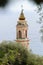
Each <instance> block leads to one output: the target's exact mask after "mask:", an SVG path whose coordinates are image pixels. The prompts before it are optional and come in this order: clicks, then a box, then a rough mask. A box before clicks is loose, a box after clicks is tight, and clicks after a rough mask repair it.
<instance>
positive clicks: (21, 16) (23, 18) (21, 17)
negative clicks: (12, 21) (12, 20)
mask: <svg viewBox="0 0 43 65" xmlns="http://www.w3.org/2000/svg"><path fill="white" fill-rule="evenodd" d="M21 8H22V10H21V14H20V17H19V20H25V16H24V13H23V5H21Z"/></svg>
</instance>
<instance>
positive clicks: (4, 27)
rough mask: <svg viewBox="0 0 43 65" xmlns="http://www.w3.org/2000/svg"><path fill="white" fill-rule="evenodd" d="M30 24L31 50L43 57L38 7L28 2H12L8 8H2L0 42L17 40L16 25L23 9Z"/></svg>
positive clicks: (0, 10)
mask: <svg viewBox="0 0 43 65" xmlns="http://www.w3.org/2000/svg"><path fill="white" fill-rule="evenodd" d="M21 5H23V9H24V15H25V18H26V21H27V23H28V25H29V26H28V38H29V40H30V42H29V45H30V49H32V52H33V53H34V54H38V55H43V43H41V40H40V36H41V34H40V32H39V31H40V27H41V25H40V24H38V23H37V21H38V19H39V15H38V14H37V12H36V11H35V10H37V6H36V5H34V4H32V3H30V2H28V1H27V0H18V1H17V0H15V1H14V0H12V1H11V2H10V3H9V4H8V5H7V6H6V8H0V42H1V41H4V40H11V41H14V40H16V24H17V21H18V18H19V16H20V13H21V10H22V7H21Z"/></svg>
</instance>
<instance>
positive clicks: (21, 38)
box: [16, 9, 29, 48]
mask: <svg viewBox="0 0 43 65" xmlns="http://www.w3.org/2000/svg"><path fill="white" fill-rule="evenodd" d="M27 32H28V24H27V21H26V20H25V16H24V13H23V9H22V11H21V14H20V17H19V20H18V21H17V25H16V42H17V43H20V44H22V45H23V46H25V47H26V48H28V45H29V40H28V37H27Z"/></svg>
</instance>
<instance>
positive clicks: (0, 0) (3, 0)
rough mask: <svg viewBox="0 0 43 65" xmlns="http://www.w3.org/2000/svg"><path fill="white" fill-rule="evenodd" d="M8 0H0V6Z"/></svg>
mask: <svg viewBox="0 0 43 65" xmlns="http://www.w3.org/2000/svg"><path fill="white" fill-rule="evenodd" d="M8 1H9V0H0V7H4V6H5V5H6V4H7V3H8Z"/></svg>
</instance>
